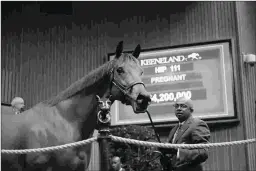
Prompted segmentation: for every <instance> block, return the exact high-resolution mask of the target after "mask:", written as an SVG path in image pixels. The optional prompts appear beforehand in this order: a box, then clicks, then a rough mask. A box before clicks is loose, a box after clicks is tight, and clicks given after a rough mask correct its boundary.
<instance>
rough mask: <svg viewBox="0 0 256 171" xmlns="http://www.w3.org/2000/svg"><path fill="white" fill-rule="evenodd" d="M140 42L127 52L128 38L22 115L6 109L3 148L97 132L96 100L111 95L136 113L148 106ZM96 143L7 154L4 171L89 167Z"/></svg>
mask: <svg viewBox="0 0 256 171" xmlns="http://www.w3.org/2000/svg"><path fill="white" fill-rule="evenodd" d="M140 52H141V47H140V45H139V44H138V45H137V47H136V48H135V50H134V51H133V52H132V53H124V52H123V41H121V42H119V44H118V45H117V47H116V51H115V57H114V59H113V60H111V61H108V62H106V63H105V64H103V65H101V66H100V67H98V68H97V69H95V70H93V71H91V72H90V73H89V74H88V75H86V76H84V77H83V78H81V79H80V80H78V81H76V82H74V83H73V84H71V85H70V86H69V87H68V88H67V89H66V90H64V91H62V92H61V93H59V94H57V95H56V96H54V97H53V98H50V99H48V100H45V101H42V102H40V103H38V104H36V105H35V106H33V107H32V108H30V109H29V110H26V111H25V112H23V113H21V114H19V115H7V114H2V134H1V138H2V141H1V145H2V149H13V150H14V149H36V148H42V147H50V146H58V145H62V144H67V143H72V142H77V141H81V140H85V139H88V138H90V137H92V134H93V131H94V130H95V129H96V126H97V99H96V96H97V95H98V96H99V97H100V98H101V99H103V100H104V99H108V98H111V103H113V102H114V101H115V100H118V101H120V102H122V103H123V104H125V105H130V106H132V108H133V111H134V113H136V114H139V113H143V112H145V111H146V110H147V107H148V106H149V104H150V101H151V99H150V93H149V92H147V90H146V88H145V85H144V84H143V82H142V80H141V76H142V74H143V70H142V68H141V66H140V64H139V61H138V59H137V58H138V57H139V55H140ZM90 153H91V144H90V145H85V146H82V147H73V148H68V149H65V150H60V151H51V152H44V153H27V154H19V155H17V154H2V168H3V170H8V171H11V170H15V171H17V170H18V171H58V170H62V171H84V170H86V169H87V168H88V165H89V161H90Z"/></svg>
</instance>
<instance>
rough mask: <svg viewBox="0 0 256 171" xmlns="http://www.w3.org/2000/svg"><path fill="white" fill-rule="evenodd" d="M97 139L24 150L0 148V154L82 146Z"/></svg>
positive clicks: (47, 150)
mask: <svg viewBox="0 0 256 171" xmlns="http://www.w3.org/2000/svg"><path fill="white" fill-rule="evenodd" d="M96 140H97V137H93V138H89V139H86V140H83V141H78V142H74V143H70V144H64V145H59V146H54V147H45V148H37V149H24V150H1V153H2V154H25V153H38V152H50V151H55V150H63V149H66V148H71V147H77V146H83V145H86V144H90V143H92V142H94V141H96Z"/></svg>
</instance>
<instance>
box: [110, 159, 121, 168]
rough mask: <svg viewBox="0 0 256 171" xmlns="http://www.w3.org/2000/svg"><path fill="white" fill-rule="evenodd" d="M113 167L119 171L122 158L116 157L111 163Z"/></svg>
mask: <svg viewBox="0 0 256 171" xmlns="http://www.w3.org/2000/svg"><path fill="white" fill-rule="evenodd" d="M111 166H112V168H113V169H114V170H115V171H119V169H120V168H121V160H120V157H118V156H114V157H113V158H112V161H111Z"/></svg>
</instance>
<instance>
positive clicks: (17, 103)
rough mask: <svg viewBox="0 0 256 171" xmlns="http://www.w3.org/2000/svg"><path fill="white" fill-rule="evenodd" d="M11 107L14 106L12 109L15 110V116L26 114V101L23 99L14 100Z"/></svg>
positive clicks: (16, 98)
mask: <svg viewBox="0 0 256 171" xmlns="http://www.w3.org/2000/svg"><path fill="white" fill-rule="evenodd" d="M11 105H12V109H13V111H14V113H15V115H18V114H20V113H22V112H24V107H25V105H24V100H23V99H22V98H21V97H15V98H13V99H12V102H11Z"/></svg>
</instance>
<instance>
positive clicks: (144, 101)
mask: <svg viewBox="0 0 256 171" xmlns="http://www.w3.org/2000/svg"><path fill="white" fill-rule="evenodd" d="M150 103H151V98H150V96H149V95H143V94H139V95H138V97H137V99H136V103H134V104H133V110H134V112H135V113H144V112H146V110H147V108H148V106H149V105H150Z"/></svg>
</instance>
